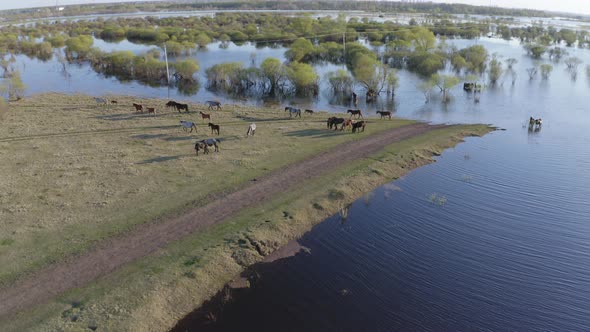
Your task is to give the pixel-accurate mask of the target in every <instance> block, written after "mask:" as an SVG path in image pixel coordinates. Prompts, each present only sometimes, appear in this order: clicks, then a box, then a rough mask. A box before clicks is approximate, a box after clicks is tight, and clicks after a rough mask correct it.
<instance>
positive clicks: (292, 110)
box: [285, 106, 301, 118]
mask: <svg viewBox="0 0 590 332" xmlns="http://www.w3.org/2000/svg"><path fill="white" fill-rule="evenodd" d="M286 111H289V117H290V118H292V117H293V114H295V117H298V116H299V117H301V109H299V108H295V107H291V106H287V107H285V112H286Z"/></svg>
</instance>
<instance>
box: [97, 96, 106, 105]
mask: <svg viewBox="0 0 590 332" xmlns="http://www.w3.org/2000/svg"><path fill="white" fill-rule="evenodd" d="M94 101H95V102H96V103H97V104H103V105H106V104H107V101H106V99H104V98H97V97H94Z"/></svg>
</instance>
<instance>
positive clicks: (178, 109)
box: [166, 100, 188, 113]
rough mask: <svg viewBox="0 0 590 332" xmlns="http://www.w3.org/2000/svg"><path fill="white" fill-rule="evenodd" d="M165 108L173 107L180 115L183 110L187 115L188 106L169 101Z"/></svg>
mask: <svg viewBox="0 0 590 332" xmlns="http://www.w3.org/2000/svg"><path fill="white" fill-rule="evenodd" d="M166 107H174V109H176V110H177V111H178V113H181V111H182V110H185V111H186V112H187V113H188V104H181V103H177V102H175V101H173V100H171V101H169V102H167V103H166Z"/></svg>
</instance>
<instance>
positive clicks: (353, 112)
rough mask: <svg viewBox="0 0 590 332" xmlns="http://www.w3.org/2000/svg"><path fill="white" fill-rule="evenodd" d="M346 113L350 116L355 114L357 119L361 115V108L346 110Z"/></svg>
mask: <svg viewBox="0 0 590 332" xmlns="http://www.w3.org/2000/svg"><path fill="white" fill-rule="evenodd" d="M346 113H350V117H351V118H352V116H353V115H356V117H357V119H359V118H362V117H363V112H361V110H348V111H346Z"/></svg>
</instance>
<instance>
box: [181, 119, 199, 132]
mask: <svg viewBox="0 0 590 332" xmlns="http://www.w3.org/2000/svg"><path fill="white" fill-rule="evenodd" d="M180 125H181V126H182V130H184V131H187V130H189V128H190V130H191V133H192V132H193V129H194V130H195V132H197V125H196V124H195V123H194V122H191V121H184V120H180Z"/></svg>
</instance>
